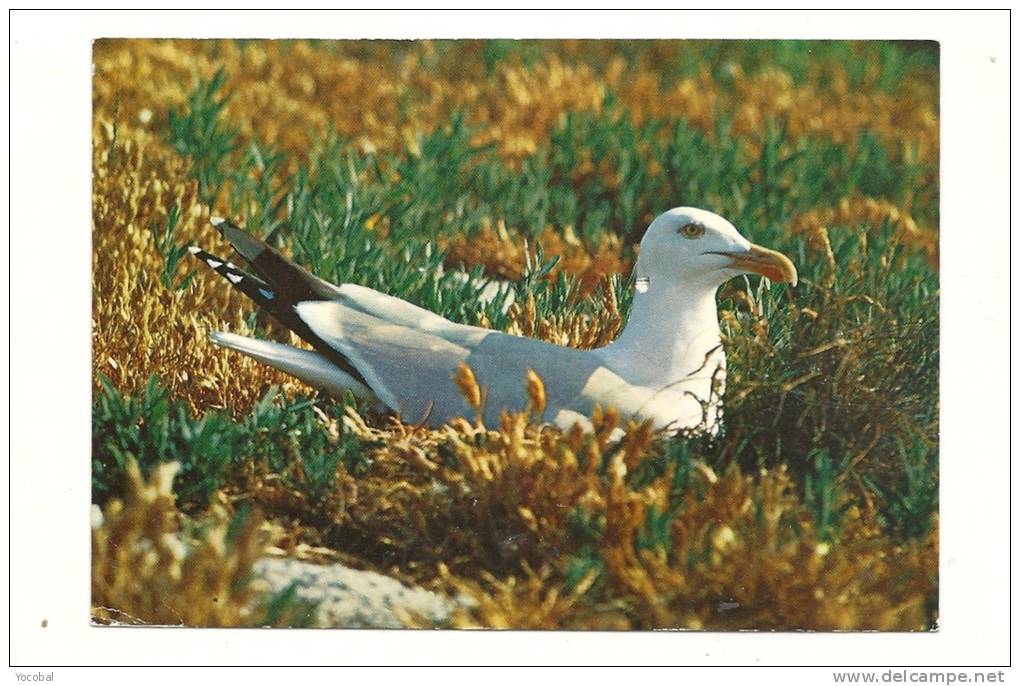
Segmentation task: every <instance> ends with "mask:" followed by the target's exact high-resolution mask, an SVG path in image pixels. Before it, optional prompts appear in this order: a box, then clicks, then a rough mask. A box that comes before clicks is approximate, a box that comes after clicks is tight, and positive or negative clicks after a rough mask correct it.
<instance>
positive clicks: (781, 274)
mask: <svg viewBox="0 0 1020 686" xmlns="http://www.w3.org/2000/svg"><path fill="white" fill-rule="evenodd" d="M719 254H721V255H725V256H726V257H728V258H730V259H731V260H732V266H733V267H734V268H736V269H739V270H741V271H745V272H752V273H754V274H761V275H762V276H764V277H765V278H767V279H771V280H772V281H776V282H783V281H788V282H789V283H790V284H791V285H793V286H796V285H797V268H796V267H794V266H793V262H791V261H790V258H789V257H787V256H786V255H784V254H783V253H781V252H776V251H775V250H769V249H768V248H763V247H761V246H760V245H754V244H753V243H752V244H751V247H750V249H748V251H747V252H724V253H719Z"/></svg>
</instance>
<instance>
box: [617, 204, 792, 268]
mask: <svg viewBox="0 0 1020 686" xmlns="http://www.w3.org/2000/svg"><path fill="white" fill-rule="evenodd" d="M636 268H637V277H638V280H639V281H638V282H639V284H640V283H641V280H642V279H644V280H646V281H645V283H648V282H651V283H657V282H659V283H676V284H695V285H702V286H707V287H712V288H714V287H717V286H719V285H720V284H722V283H723V282H724V281H726V280H728V279H731V278H733V277H734V276H738V275H740V274H748V273H753V274H760V275H762V276H764V277H766V278H768V279H771V280H772V281H779V282H784V281H785V282H789V283H791V284H793V285H797V269H796V267H794V266H793V262H791V261H790V259H789V258H788V257H786V256H785V255H783V254H782V253H779V252H776V251H775V250H770V249H768V248H763V247H761V246H760V245H755V244H754V243H751V242H750V241H749V240H747V239H746V238H744V237H743V236H741V235H740V232H739V231H737V229H736V228H735V227H734V226H733V224H731V223H729V222H728V221H726V220H725V219H723V218H722V217H720V216H719V215H717V214H714V213H712V212H709V211H707V210H700V209H697V208H695V207H677V208H674V209H672V210H669V211H667V212H664V213H662V214H660V215H659V216H658V217H657V218H656V219H655V221H653V222H652V223H651V225H650V226H649V227H648V231H647V232H646V233H645V237H644V238H643V239H642V241H641V251H640V253H639V255H638V260H637V267H636Z"/></svg>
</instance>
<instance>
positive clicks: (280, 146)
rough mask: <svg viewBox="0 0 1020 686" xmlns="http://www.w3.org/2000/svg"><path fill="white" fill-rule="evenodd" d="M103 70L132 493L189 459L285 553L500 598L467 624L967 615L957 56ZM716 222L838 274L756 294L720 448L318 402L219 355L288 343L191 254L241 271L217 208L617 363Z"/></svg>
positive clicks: (540, 50)
mask: <svg viewBox="0 0 1020 686" xmlns="http://www.w3.org/2000/svg"><path fill="white" fill-rule="evenodd" d="M848 56H853V59H849V58H848ZM125 59H131V60H132V61H134V62H137V63H138V64H139V65H141V66H140V72H139V73H147V74H149V76H150V79H149V81H148V82H140V81H125V80H123V78H122V77H121V76H120V75H119V72H118V71H117V70H116V69H114V66H115V65H117V64H119V63H122V62H123V60H125ZM96 62H97V76H96V82H95V90H96V128H95V131H94V143H95V145H94V154H95V165H94V166H95V175H96V176H95V179H96V181H95V189H94V198H95V200H94V208H95V209H94V213H95V217H94V219H95V232H96V233H95V243H96V253H95V256H94V303H95V304H94V323H95V334H94V371H95V379H96V382H95V398H94V405H93V427H94V428H93V432H94V442H93V446H94V447H93V496H94V500H96V501H97V502H100V503H105V502H108V501H111V499H114V500H116V499H117V498H120V497H122V496H123V491H124V489H125V487H126V486H125V484H127V483H128V477H127V474H128V471H127V470H128V465H129V464H133V463H134V462H135V461H137V463H138V464H139V465H140V467H141V472H142V473H144V474H150V473H154V470H156V469H157V468H158V466H159V465H161V464H166V463H169V462H176V463H178V464H180V465H181V471H180V475H179V477H178V479H177V480H176V481H175V482H174V497H175V499H176V503H177V508H178V516H179V517H183V518H185V519H187V518H191V517H199V516H201V513H202V512H205V511H207V510H208V509H209V508H210V507H213V505H211V503H217V502H221V501H224V499H226V500H225V501H226V502H230V503H233V505H232V506H231V507H238V506H239V504H250V505H254V506H256V507H258V508H259V510H260V512H262V513H263V516H265V517H266V518H267V519H268V521H270V522H275V523H278V524H279V529H274V530H277V531H279V530H280V529H282V530H284V531H286V532H288V533H286V534H279V533H278V534H277V537H278V538H279V537H282V538H284V539H286V540H288V541H293V540H303V541H306V542H310V543H312V544H316V545H323V546H326V547H329V548H332V549H334V550H336V551H337V552H338V554H343V555H345V556H347V557H348V558H349V559H352V560H354V561H355V562H356V563H357V564H359V565H360V566H363V567H367V568H374V569H378V570H380V571H383V572H387V573H392V574H396V575H398V576H399V577H401V578H405V579H407V580H413V581H415V582H417V583H419V584H422V585H424V586H427V587H431V588H434V589H436V590H440V591H445V592H464V593H467V594H469V595H471V596H473V597H474V598H475V599H476V600H477V601H478V604H477V605H476V606H475V607H474V608H473V609H471V610H463V611H462V614H461V616H459V617H457V618H456V619H455V624H456V625H459V626H492V627H514V628H528V627H541V628H558V627H564V628H565V627H572V628H649V627H687V628H763V629H782V628H816V629H831V628H840V629H862V628H880V629H926V628H930V627H932V626H934V625H935V623H936V621H937V617H938V610H937V593H938V591H937V589H938V584H937V540H938V539H937V536H938V297H939V290H938V289H939V286H938V270H937V264H938V231H937V227H938V186H937V179H938V158H937V155H938V148H937V145H938V125H937V94H938V88H937V62H938V57H937V52H934V51H933V50H932V48H931V47H930V46H927V45H924V44H919V45H915V44H910V45H900V44H886V43H868V44H864V43H856V44H851V43H837V42H831V43H830V42H826V43H805V42H767V43H725V42H640V41H638V42H622V43H621V42H615V43H586V42H565V43H544V42H534V41H525V42H503V41H496V42H483V43H477V42H465V43H447V42H437V43H401V44H387V43H373V44H367V43H365V44H362V43H342V42H341V43H329V42H326V43H304V42H287V41H283V42H273V43H268V42H259V41H251V42H243V43H240V42H213V43H200V42H186V41H178V42H172V41H171V42H147V41H142V42H135V41H103V42H100V43H98V44H97V47H96ZM282 65H286V66H287V69H286V70H285V71H286V73H287V74H288V76H287V77H286V78H284V77H283V76H281V73H282V72H281V71H280V69H279V67H281V66H282ZM849 65H853V66H849ZM494 84H495V85H494ZM156 85H159V86H160V87H156ZM356 88H360V89H361V91H360V95H359V97H358V98H347V99H345V98H344V95H343V94H344V93H347V92H353V89H356ZM326 93H330V96H329V97H326V95H325V94H326ZM819 102H820V103H822V106H819V104H818V103H819ZM337 103H342V104H343V105H344V107H342V108H340V106H339V105H338V104H337ZM338 108H339V109H338ZM143 109H144V110H146V111H148V112H149V113H150V116H149V117H139V118H138V119H137V120H135V119H132V116H131V113H132V112H135V111H140V110H143ZM153 110H155V113H154V114H153ZM143 120H144V121H143ZM683 204H690V205H696V206H702V207H706V208H708V209H712V210H714V211H716V212H719V213H721V214H723V215H725V216H727V217H728V218H729V219H731V220H732V221H733V222H734V224H735V225H736V226H738V227H739V228H740V229H741V230H742V231H743V232H744V233H745V235H747V236H748V237H749V238H750V239H751V240H753V241H755V242H759V243H762V244H765V245H768V246H769V247H773V248H776V249H779V250H781V251H783V252H785V253H786V254H788V255H790V256H791V258H792V259H793V260H794V262H795V263H796V264H797V267H798V270H799V272H800V274H801V283H800V285H798V286H797V287H796V288H795V289H791V288H789V287H787V286H783V285H771V286H769V285H767V284H766V283H764V282H761V281H759V280H758V279H757V278H749V279H737V280H734V281H732V282H730V283H729V284H727V285H726V286H724V288H723V289H722V291H721V293H720V311H721V322H722V326H723V333H724V337H725V339H726V345H727V352H728V367H729V370H728V379H727V394H726V410H725V429H724V432H723V434H722V435H721V436H720V437H719V438H718V439H715V440H709V439H705V438H687V439H669V438H666V437H663V436H657V435H654V434H652V433H651V432H650V431H649V430H648V429H647V427H643V426H634V425H630V426H624V428H625V429H626V430H627V434H626V438H625V439H624V440H623V441H622V442H621V443H620V444H619V445H616V444H613V443H610V442H609V440H608V434H609V432H610V431H611V430H612V429H613V428H614V427H615V426H617V425H619V424H620V419H619V418H617V417H615V415H614V414H613V412H612V411H611V409H609V408H607V409H606V410H605V411H604V412H602V413H601V414H600V415H599V416H596V417H594V418H593V423H594V425H595V427H596V429H595V431H594V432H593V433H592V434H587V435H586V434H583V433H579V432H567V433H566V434H563V433H560V432H556V431H553V430H551V429H548V428H546V429H543V428H541V427H539V426H536V425H535V424H533V423H532V422H531V418H530V416H529V415H526V414H525V415H519V416H507V417H504V419H503V422H502V424H501V425H500V426H498V427H479V426H478V425H476V424H474V423H471V422H470V420H471V419H473V418H469V421H465V422H464V423H462V424H454V425H452V426H450V427H447V428H446V429H443V430H440V431H428V430H425V429H421V428H418V427H412V426H406V425H402V424H399V423H397V422H395V421H394V420H391V419H388V418H386V417H379V416H374V415H372V414H371V413H370V412H368V411H367V410H366V409H365V408H359V407H357V406H356V405H355V404H353V401H351V400H350V399H347V400H344V399H340V400H338V401H332V400H327V399H324V398H319V397H316V396H315V395H314V394H313V393H312V392H311V391H310V390H309V389H307V388H305V387H304V386H302V385H301V384H300V383H298V382H296V381H294V380H292V379H288V378H287V377H285V376H284V375H282V374H279V373H277V372H274V371H272V370H268V369H266V368H264V367H260V366H259V365H257V364H256V363H254V362H251V361H246V360H243V359H240V358H239V357H237V356H234V355H232V354H230V353H227V352H224V351H220V350H217V349H215V348H213V347H212V346H211V345H210V344H209V343H208V342H207V341H206V340H205V332H206V331H208V330H215V329H230V330H234V331H238V332H242V333H244V332H248V333H251V332H257V333H259V335H265V336H271V337H277V338H280V336H281V335H284V334H283V332H281V331H279V330H278V329H277V327H276V326H275V325H274V324H272V323H271V322H269V321H268V320H266V319H264V318H263V317H261V316H260V315H258V314H256V313H254V312H252V309H251V308H250V307H249V306H248V305H247V304H246V303H244V302H243V301H242V300H240V299H239V298H238V297H237V296H236V295H234V294H233V293H231V292H230V290H229V288H228V287H227V285H226V284H224V283H220V282H219V281H217V280H213V279H206V278H202V277H201V276H199V277H194V278H193V277H192V274H191V272H190V265H187V263H186V261H184V260H181V255H182V254H183V250H184V246H185V245H186V244H187V243H191V242H199V243H202V244H203V245H206V246H210V247H213V248H215V249H216V250H218V251H219V252H221V253H225V252H226V246H224V245H223V244H222V242H221V239H219V237H218V236H217V235H216V234H215V233H214V232H213V231H211V229H210V228H209V227H208V216H209V215H210V214H221V215H226V216H231V217H234V218H236V219H237V220H238V221H239V222H241V223H242V224H244V225H246V226H247V227H249V228H250V229H251V230H253V231H255V232H256V233H258V234H260V235H262V236H265V237H267V240H269V241H270V242H272V243H274V244H276V245H278V246H279V247H280V248H281V249H282V250H283V251H284V252H286V253H288V254H290V255H291V256H292V257H293V258H294V259H295V260H297V261H298V262H300V263H302V264H304V265H306V266H308V267H309V268H310V269H312V271H314V272H316V273H317V274H320V275H321V276H323V277H325V278H328V279H330V280H333V281H336V282H354V283H359V284H363V285H366V286H370V287H373V288H377V289H379V290H382V291H385V292H387V293H391V294H394V295H397V296H399V297H402V298H405V299H407V300H409V301H411V302H415V303H417V304H419V305H422V306H423V307H427V308H428V309H431V310H433V311H436V312H439V313H440V314H443V315H444V316H447V317H450V318H451V319H454V320H457V321H462V322H465V323H468V324H480V325H484V326H490V327H492V328H497V329H502V330H506V331H511V332H515V333H521V334H524V335H530V336H536V337H541V338H545V339H548V340H552V341H555V342H557V343H561V344H569V345H575V346H580V347H593V346H596V345H601V344H604V343H606V342H608V341H609V340H612V338H613V337H615V335H616V334H617V333H618V332H619V329H620V327H621V326H622V323H623V322H624V321H625V320H626V314H627V311H628V309H629V306H630V293H631V285H630V284H629V283H628V281H627V273H628V269H629V266H630V264H631V263H632V261H633V259H634V256H635V254H636V253H635V249H636V245H637V243H638V242H639V240H640V237H641V232H642V231H643V229H644V227H645V226H646V225H647V223H648V222H649V221H650V220H651V219H652V218H653V217H654V216H655V215H656V214H657V213H659V212H661V211H663V210H665V209H668V208H669V207H672V206H677V205H683ZM136 226H145V227H165V228H164V229H162V230H156V229H155V228H153V229H152V230H151V231H146V232H139V231H137V230H134V229H133V227H136ZM121 255H131V256H132V259H131V260H122V259H116V258H117V257H118V256H121ZM460 269H463V270H467V271H469V272H470V273H472V274H474V275H476V276H483V275H484V276H489V277H498V278H502V279H506V280H508V281H509V282H510V286H509V292H510V293H511V294H512V295H513V296H514V303H513V304H512V305H510V306H509V307H504V305H506V302H505V301H503V300H500V299H497V300H496V301H494V302H488V303H483V302H481V301H480V300H479V297H478V295H477V293H476V292H474V290H473V289H472V288H471V287H470V286H469V285H467V284H465V282H464V281H463V279H462V278H460V277H458V275H457V274H455V273H454V271H455V270H460ZM139 284H140V285H139ZM522 383H524V380H523V379H522ZM271 389H272V390H271ZM227 496H229V497H227ZM564 506H565V507H564ZM281 540H282V539H281ZM278 543H280V541H276V542H273V544H274V545H276V544H278ZM278 547H279V546H278ZM282 602H283V601H280V603H282ZM733 603H736V605H733ZM273 607H274V608H275V607H276V606H273ZM281 607H282V605H281ZM722 607H725V608H729V609H726V610H721V609H720V608H722ZM278 609H279V608H277V609H274V610H273V612H274V613H277V614H274V623H275V622H276V621H277V619H278V616H277V615H278V614H279V613H278V612H277V610H278ZM125 611H127V610H125ZM239 617H240V615H238V616H236V617H235V619H237V621H239V622H240V621H241V619H240V618H239ZM151 621H157V620H156V619H153V620H151ZM244 621H249V620H247V619H246V620H244Z"/></svg>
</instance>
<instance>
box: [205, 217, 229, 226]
mask: <svg viewBox="0 0 1020 686" xmlns="http://www.w3.org/2000/svg"><path fill="white" fill-rule="evenodd" d="M226 222H227V220H226V219H224V218H223V217H209V223H210V224H212V225H213V226H219V225H220V224H225V223H226Z"/></svg>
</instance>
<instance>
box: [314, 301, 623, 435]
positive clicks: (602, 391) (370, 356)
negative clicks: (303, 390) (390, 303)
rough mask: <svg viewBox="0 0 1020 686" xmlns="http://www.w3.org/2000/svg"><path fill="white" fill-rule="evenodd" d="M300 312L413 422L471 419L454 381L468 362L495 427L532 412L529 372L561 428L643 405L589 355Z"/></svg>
mask: <svg viewBox="0 0 1020 686" xmlns="http://www.w3.org/2000/svg"><path fill="white" fill-rule="evenodd" d="M296 310H297V313H298V316H299V317H301V319H302V320H303V321H304V322H305V323H307V324H308V326H309V328H311V329H312V331H314V332H315V333H316V335H318V336H320V337H321V338H322V339H323V340H325V341H326V342H327V343H329V345H331V346H333V347H334V348H335V349H336V350H337V351H338V352H339V353H341V354H342V355H344V356H345V357H346V358H347V359H349V360H350V361H351V363H352V364H353V365H354V366H355V367H356V368H357V370H358V371H359V372H360V373H361V374H362V376H364V377H365V379H366V380H367V381H368V384H369V386H371V388H372V390H373V391H375V393H376V395H378V396H379V398H380V399H381V400H382V401H383V402H384V403H385V404H386V405H387V406H388V407H390V408H391V409H393V410H394V411H396V412H399V413H400V414H401V415H402V416H403V418H404V419H405V420H407V421H410V422H418V421H423V420H427V421H428V423H429V424H432V425H439V424H442V423H445V422H448V421H449V420H450V419H452V418H454V417H461V416H471V414H472V412H473V411H472V409H471V407H470V406H469V405H468V404H467V402H466V401H465V399H464V397H463V395H462V394H461V392H460V390H459V389H458V388H457V386H456V384H455V382H454V380H453V379H454V375H455V374H456V372H457V368H458V366H459V365H460V364H461V363H465V364H467V365H468V366H469V367H470V368H471V370H472V371H473V372H474V374H475V377H476V379H477V380H478V384H479V386H480V387H481V389H482V392H483V394H484V396H485V421H486V423H488V424H489V425H490V426H491V425H492V424H494V423H495V422H496V421H498V418H499V414H500V412H501V411H502V410H503V409H509V410H523V409H524V408H525V407H527V404H528V395H527V392H526V391H525V379H526V375H527V372H528V370H529V369H533V370H534V371H535V372H537V373H538V375H539V376H540V377H541V378H542V379H543V381H544V383H545V388H546V398H547V407H546V413H545V417H544V418H546V419H547V420H551V421H556V422H557V423H560V422H559V421H558V420H559V418H560V415H561V413H562V414H563V416H564V417H568V416H569V417H573V416H576V413H578V412H579V413H581V414H588V413H590V411H591V408H592V407H593V405H594V404H595V403H596V402H601V403H602V404H604V405H608V404H616V402H617V401H622V402H623V404H624V405H625V407H622V408H620V409H621V412H627V413H628V414H630V412H629V411H628V410H634V409H636V408H637V407H638V406H639V405H640V402H641V398H632V397H630V396H632V395H634V392H633V390H632V387H629V386H628V384H625V383H624V382H623V381H622V380H620V378H619V377H618V376H616V375H615V374H613V373H612V372H610V371H609V370H607V369H605V367H603V366H602V364H601V360H600V358H599V357H598V356H597V355H596V354H594V353H592V352H589V351H585V350H575V349H572V348H561V347H559V346H555V345H552V344H550V343H545V342H543V341H538V340H535V339H530V338H522V337H519V336H510V335H507V334H503V333H499V332H495V331H487V330H484V329H480V330H479V331H480V332H482V333H481V335H478V334H477V333H472V335H471V336H467V337H465V338H464V339H462V340H459V341H457V342H455V341H452V340H448V339H447V338H444V337H442V336H439V335H435V334H433V333H429V332H426V331H421V330H418V329H415V328H410V327H407V326H403V325H401V324H395V323H393V322H390V321H384V320H383V319H381V318H379V317H375V316H372V315H371V314H366V313H365V312H363V311H361V310H356V309H354V308H351V307H349V306H347V305H345V304H343V303H338V302H321V301H319V302H305V303H301V304H299V305H298V306H297V308H296ZM467 328H472V327H467ZM629 389H631V390H629ZM614 398H615V400H614ZM565 411H566V412H565Z"/></svg>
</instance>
